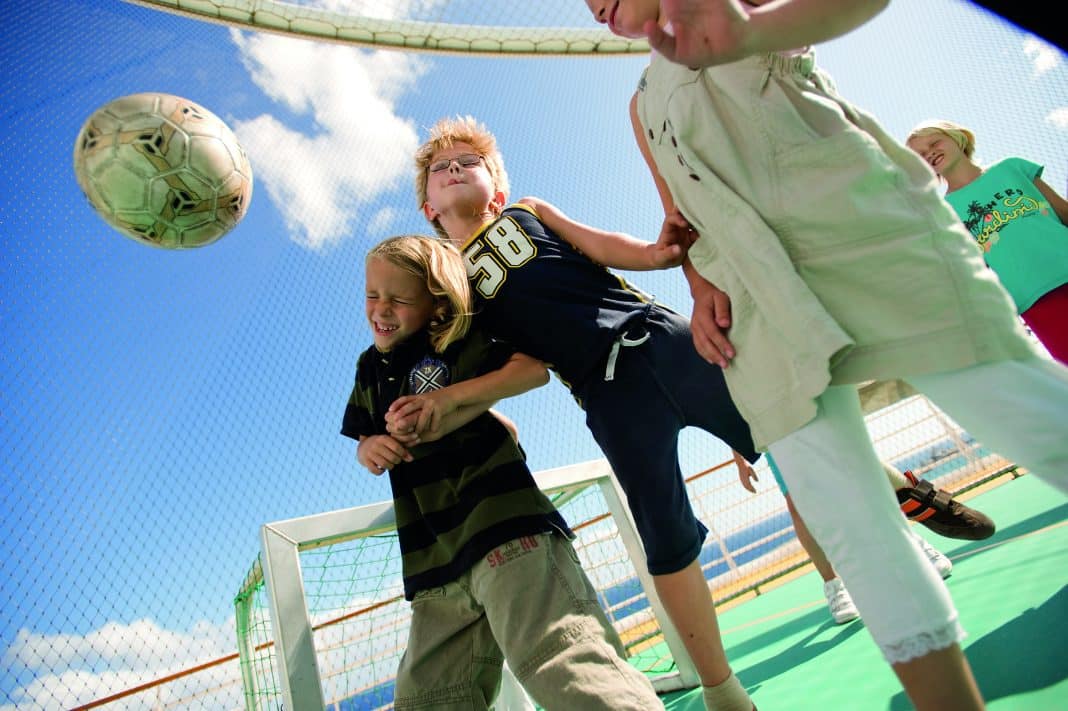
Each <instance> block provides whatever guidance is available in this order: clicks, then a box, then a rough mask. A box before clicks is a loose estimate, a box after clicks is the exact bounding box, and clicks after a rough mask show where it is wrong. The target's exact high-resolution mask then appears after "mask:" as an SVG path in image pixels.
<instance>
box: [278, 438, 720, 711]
mask: <svg viewBox="0 0 1068 711" xmlns="http://www.w3.org/2000/svg"><path fill="white" fill-rule="evenodd" d="M534 476H535V479H536V480H537V482H538V485H539V487H541V489H542V490H543V491H545V492H546V493H547V494H560V493H563V494H564V496H565V499H564V501H566V499H567V498H571V497H572V496H574V495H577V494H578V493H580V492H581V491H582V490H583V489H585V488H587V487H589V486H598V487H599V488H600V490H601V494H602V495H603V496H604V499H605V501H606V503H607V505H608V510H609V513H611V515H612V517H613V518H614V520H615V524H616V527H617V529H618V531H619V536H620V538H621V539H622V541H623V545H624V547H625V548H626V550H627V553H628V555H629V556H630V559H631V561H632V564H633V566H634V573H635V577H637V579H638V580H639V582H640V584H641V586H642V588H643V590H644V593H645V595H646V597H647V599H648V601H649V605H650V608H651V609H652V612H653V614H654V615H655V616H656V618H657V622H658V624H659V626H660V630H661V632H662V634H663V638H664V641H665V643H666V644H667V646H668V649H669V650H670V652H671V655H672V657H673V659H674V661H675V670H674V671H671V672H668V673H666V674H662V675H659V676H657V677H654V678H652V679H651V681H652V683H653V686H654V688H655V689H656V690H657V692H658V693H664V692H669V691H675V690H678V689H687V688H693V687H696V686H698V685H700V679H699V678H698V676H697V672H696V670H695V669H694V666H693V663H692V661H691V660H690V657H689V655H688V654H687V653H686V648H685V647H684V646H683V644H682V639H681V638H680V637H679V634H678V632H677V630H676V629H675V628H674V626H672V624H671V621H670V619H669V618H668V616H667V614H666V612H665V611H664V608H663V606H662V604H661V602H660V599H659V598H658V597H657V595H656V589H655V587H654V585H653V580H652V576H650V575H649V573H648V571H647V570H646V567H645V553H644V550H643V549H642V546H641V543H640V539H639V538H638V533H637V529H636V528H635V526H634V521H633V519H632V518H631V514H630V510H629V508H628V507H627V504H626V495H625V494H624V493H623V490H622V489H621V488H620V487H619V484H618V483H617V482H616V480H615V477H614V476H612V470H611V468H610V467H609V465H608V462H607V461H606V460H604V459H599V460H592V461H589V462H582V463H579V464H573V465H569V466H565V467H560V468H557V469H549V470H545V471H542V472H538V473H536V474H535V475H534ZM564 501H561V500H557V502H556V503H557V507H558V508H559V507H560V506H562V505H563V503H564ZM395 528H396V519H395V517H394V512H393V504H392V502H391V501H384V502H378V503H374V504H369V505H367V506H357V507H353V508H348V509H340V510H337V511H330V512H326V513H321V514H313V515H311V516H303V517H300V518H292V519H288V520H284V521H276V522H274V523H268V524H265V525H263V527H262V528H261V529H260V547H261V558H260V560H261V567H262V573H263V579H264V584H265V586H266V589H267V597H268V604H269V608H270V616H271V628H272V631H273V634H274V641H275V649H276V655H275V658H276V663H277V665H278V676H279V682H280V686H281V688H282V699H283V703H284V705H285V708H287V709H304V708H323V707H324V699H323V691H322V683H321V681H320V674H319V665H318V660H317V656H316V650H315V642H314V635H313V630H312V623H311V617H310V615H309V612H308V607H307V602H306V600H305V596H304V582H303V575H302V572H301V566H300V553H301V551H305V550H309V549H312V548H318V547H320V546H325V545H332V544H336V543H342V542H344V541H348V540H353V539H356V538H361V537H366V536H371V535H375V534H382V533H387V532H390V531H392V530H395ZM502 702H503V700H501V699H499V700H498V704H497V706H496V708H497V709H498V711H511V709H506V708H505V706H504V705H503V703H502Z"/></svg>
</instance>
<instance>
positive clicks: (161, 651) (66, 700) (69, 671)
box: [0, 619, 242, 711]
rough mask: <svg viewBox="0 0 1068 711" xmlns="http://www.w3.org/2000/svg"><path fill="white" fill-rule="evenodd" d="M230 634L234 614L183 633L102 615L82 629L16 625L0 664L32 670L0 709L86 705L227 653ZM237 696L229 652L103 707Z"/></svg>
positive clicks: (236, 702)
mask: <svg viewBox="0 0 1068 711" xmlns="http://www.w3.org/2000/svg"><path fill="white" fill-rule="evenodd" d="M233 640H234V620H233V619H230V620H228V621H227V622H225V623H224V624H223V625H221V626H216V625H212V624H210V623H208V622H203V621H202V622H199V623H197V624H196V625H195V626H194V628H193V629H192V630H191V631H190V632H189V633H181V632H174V631H171V630H165V629H163V628H161V627H160V626H159V625H157V624H156V623H155V622H153V621H152V620H148V619H143V620H137V621H135V622H132V623H130V624H121V623H117V622H109V623H107V624H105V625H104V626H103V627H101V628H100V629H98V630H94V631H93V632H90V633H89V634H88V635H85V636H79V635H71V634H53V635H48V634H35V633H32V632H30V631H28V630H26V629H22V630H19V632H18V634H17V636H16V638H15V640H14V642H13V643H12V644H11V646H10V647H8V649H7V650H6V651H5V652H4V655H3V663H4V666H5V668H7V669H9V670H12V671H13V672H19V671H21V672H32V681H30V682H28V683H26V684H25V685H24V686H23V687H21V688H18V689H15V690H14V691H12V692H11V693H10V695H9V696H8V700H9V701H12V702H13V705H4V706H0V711H14V709H18V708H39V709H49V710H50V709H68V708H72V707H74V706H77V705H79V704H86V703H89V702H90V701H94V700H97V699H102V698H105V697H107V696H110V695H112V694H117V693H119V692H121V691H125V690H127V689H132V688H135V687H137V686H139V685H142V684H146V683H149V682H151V681H154V680H157V679H160V678H163V677H166V676H168V675H170V674H174V673H177V672H180V671H182V670H185V669H189V668H191V667H194V666H196V665H198V664H203V663H204V662H205V661H208V660H214V659H220V658H222V657H225V656H227V655H230V654H233V652H234V641H233ZM18 676H19V677H21V676H22V674H19V675H18ZM241 696H242V692H241V670H240V666H239V664H238V661H237V660H236V659H234V660H231V661H228V662H225V663H222V664H219V665H217V666H213V667H210V668H208V669H205V670H203V671H200V672H198V673H196V674H193V675H190V676H187V677H182V678H179V679H177V680H175V681H171V682H169V683H166V684H162V685H160V686H158V687H154V688H153V689H150V690H146V691H144V692H141V693H139V694H133V695H131V696H129V697H127V698H126V699H125V700H121V701H116V702H114V703H113V704H109V706H108V708H116V709H126V708H130V709H134V708H147V707H150V706H152V705H154V704H155V702H157V701H164V702H167V703H174V702H178V701H181V700H182V699H187V700H188V699H192V698H196V699H197V700H198V702H202V703H206V704H207V706H208V707H211V708H219V709H226V708H237V707H240V703H241ZM205 699H207V701H205Z"/></svg>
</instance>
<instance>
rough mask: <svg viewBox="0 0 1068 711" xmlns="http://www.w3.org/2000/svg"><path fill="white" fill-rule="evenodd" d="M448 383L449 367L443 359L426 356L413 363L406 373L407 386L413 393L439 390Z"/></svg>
mask: <svg viewBox="0 0 1068 711" xmlns="http://www.w3.org/2000/svg"><path fill="white" fill-rule="evenodd" d="M448 384H449V367H448V366H447V365H445V361H443V360H439V359H438V358H432V357H430V356H427V357H426V358H423V359H422V360H421V361H419V362H418V363H416V364H415V367H414V368H412V372H410V373H409V374H408V386H409V388H410V389H411V392H412V394H413V395H419V394H420V393H428V392H430V391H431V390H440V389H441V388H443V387H445V386H446V385H448Z"/></svg>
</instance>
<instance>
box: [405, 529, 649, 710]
mask: <svg viewBox="0 0 1068 711" xmlns="http://www.w3.org/2000/svg"><path fill="white" fill-rule="evenodd" d="M505 659H507V660H508V666H509V667H510V668H511V669H512V671H513V672H514V674H515V676H516V678H517V679H518V680H519V682H520V683H521V684H522V685H523V687H524V688H525V689H526V690H527V692H528V693H529V694H530V695H531V696H532V697H533V698H534V699H535V701H537V703H538V704H539V705H540V706H542V707H543V708H545V709H547V710H548V711H552V710H553V709H561V710H574V709H583V711H586V710H587V709H589V710H596V709H604V711H620V710H627V709H633V711H647V710H648V709H656V708H663V704H662V702H661V701H660V700H659V698H658V697H657V696H656V693H655V691H654V690H653V687H652V685H651V684H650V683H649V681H648V680H647V679H646V678H645V676H644V675H643V674H642V673H641V672H639V671H638V670H637V669H635V668H634V667H632V666H631V665H630V664H628V663H627V661H626V658H625V652H624V650H623V645H622V643H621V642H620V640H619V636H618V635H617V634H616V631H615V629H614V628H613V627H612V625H611V623H610V622H609V620H608V618H607V616H606V615H605V613H604V610H603V609H602V608H601V606H600V604H599V603H598V601H597V593H596V590H595V589H594V587H593V585H592V583H591V582H590V580H589V578H587V577H586V573H585V572H584V571H583V570H582V566H581V565H580V564H579V561H578V554H577V553H576V552H575V549H574V548H573V547H572V545H571V542H570V541H568V540H567V539H566V538H565V537H564V536H563V535H560V534H554V533H544V534H539V535H536V536H524V537H521V538H518V539H515V540H512V541H509V542H507V543H505V544H503V545H501V546H498V547H497V548H495V549H494V550H492V551H491V552H490V553H489V554H488V555H486V556H485V557H484V558H482V559H481V560H479V561H478V562H477V563H475V564H474V565H473V566H471V568H470V569H469V570H468V571H467V572H466V573H465V574H464V575H462V576H461V577H460V578H459V579H457V580H455V581H452V582H450V583H448V584H447V585H445V586H444V587H440V588H431V589H429V590H423V591H421V592H419V593H417V594H416V596H415V599H414V600H413V601H412V623H411V629H410V631H409V636H408V649H407V650H406V651H405V653H404V657H403V658H402V659H401V663H400V668H399V670H398V671H397V686H396V694H395V700H394V706H395V708H396V709H397V711H402V710H403V709H434V710H435V711H460V710H465V711H466V710H468V709H487V708H488V707H489V705H490V704H491V703H492V702H493V699H494V697H495V696H496V694H497V689H498V687H499V685H500V680H501V667H502V664H503V662H504V660H505Z"/></svg>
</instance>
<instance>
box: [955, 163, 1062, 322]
mask: <svg viewBox="0 0 1068 711" xmlns="http://www.w3.org/2000/svg"><path fill="white" fill-rule="evenodd" d="M1041 175H1042V166H1041V165H1038V164H1036V163H1032V162H1031V161H1028V160H1024V159H1023V158H1006V159H1004V160H1001V161H999V162H997V163H994V164H993V165H991V166H990V167H989V168H987V169H986V170H985V171H983V173H982V175H980V176H979V177H978V178H976V179H975V180H973V181H972V182H970V183H968V184H967V185H965V186H964V187H963V188H960V189H959V190H954V191H953V192H951V193H947V194H946V200H947V201H948V202H949V204H950V205H952V206H953V209H954V210H956V211H957V214H958V215H959V216H960V218H961V220H963V221H964V224H965V226H966V227H967V228H968V230H969V231H970V232H971V233H972V236H973V237H975V240H976V242H978V243H979V246H980V248H981V249H982V250H983V256H984V258H985V259H986V263H987V264H989V265H990V268H991V269H993V270H994V272H995V273H996V274H997V275H998V278H999V279H1000V280H1001V283H1002V284H1003V285H1004V286H1005V288H1006V289H1007V290H1008V292H1009V294H1010V295H1011V296H1012V299H1013V301H1015V302H1016V309H1017V311H1019V312H1020V313H1023V312H1024V311H1026V310H1027V309H1029V308H1031V305H1032V304H1034V303H1035V302H1036V301H1038V299H1039V298H1040V297H1041V296H1043V295H1044V294H1046V293H1048V292H1050V291H1052V290H1053V289H1056V288H1057V287H1059V286H1061V285H1062V284H1065V283H1068V227H1066V226H1065V225H1064V224H1063V223H1062V222H1061V221H1060V219H1059V218H1058V217H1057V213H1056V212H1054V210H1053V208H1052V207H1051V206H1050V204H1049V202H1048V201H1047V200H1046V198H1045V196H1044V195H1042V193H1041V192H1040V191H1039V190H1038V188H1037V187H1036V186H1035V179H1036V178H1038V177H1040V176H1041Z"/></svg>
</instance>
